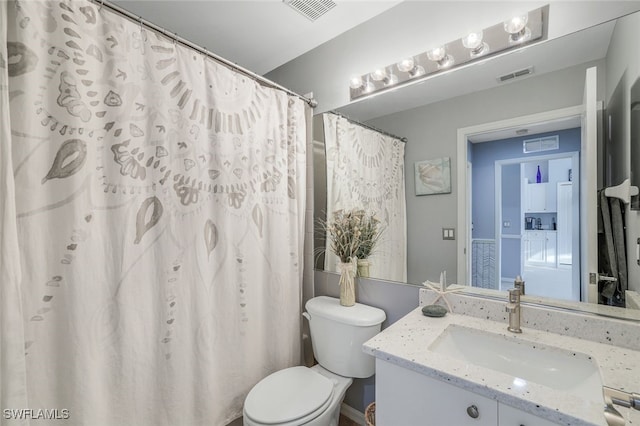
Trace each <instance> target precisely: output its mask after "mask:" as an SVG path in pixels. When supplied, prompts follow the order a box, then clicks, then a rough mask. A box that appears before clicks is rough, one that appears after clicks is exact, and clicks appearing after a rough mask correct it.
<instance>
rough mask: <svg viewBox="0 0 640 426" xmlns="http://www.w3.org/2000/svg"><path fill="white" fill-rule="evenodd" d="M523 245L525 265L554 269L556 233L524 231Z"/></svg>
mask: <svg viewBox="0 0 640 426" xmlns="http://www.w3.org/2000/svg"><path fill="white" fill-rule="evenodd" d="M523 243H524V244H523V248H524V263H525V265H528V266H547V267H552V268H553V267H556V252H557V249H556V246H557V244H558V242H557V232H556V231H525V232H524V239H523Z"/></svg>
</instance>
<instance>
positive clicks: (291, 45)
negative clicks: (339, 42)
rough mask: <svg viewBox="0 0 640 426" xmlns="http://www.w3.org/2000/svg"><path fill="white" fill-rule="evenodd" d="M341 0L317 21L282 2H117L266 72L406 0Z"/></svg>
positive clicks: (144, 17)
mask: <svg viewBox="0 0 640 426" xmlns="http://www.w3.org/2000/svg"><path fill="white" fill-rule="evenodd" d="M335 2H336V4H337V6H336V7H334V8H333V9H331V10H330V11H329V12H327V13H326V14H325V15H323V16H322V17H320V18H319V19H318V20H316V21H315V22H312V21H310V20H309V19H307V18H305V17H304V16H302V15H301V14H299V13H298V12H296V11H294V10H293V9H292V8H290V7H289V6H287V5H286V4H285V3H284V2H283V1H282V0H253V1H247V0H235V1H217V0H213V1H204V0H200V1H179V0H168V1H164V0H116V1H114V3H115V4H117V5H118V6H120V7H122V8H124V9H126V10H128V11H129V12H131V13H133V14H135V15H138V16H141V17H142V18H143V19H145V20H147V21H150V22H153V23H154V24H156V25H158V26H160V27H163V28H165V29H166V30H168V31H170V32H173V33H177V34H178V35H179V36H181V37H183V38H185V39H187V40H189V41H192V42H194V43H196V44H198V45H200V46H202V47H206V48H207V50H209V51H211V52H214V53H215V54H217V55H219V56H222V57H223V58H225V59H228V60H230V61H232V62H234V63H236V64H238V65H240V66H243V67H245V68H247V69H249V70H251V71H253V72H255V73H257V74H265V73H267V72H269V71H271V70H272V69H274V68H276V67H278V66H280V65H282V64H284V63H286V62H288V61H290V60H291V59H293V58H295V57H297V56H300V55H302V54H303V53H305V52H307V51H309V50H311V49H313V48H315V47H317V46H319V45H321V44H322V43H324V42H326V41H328V40H331V39H332V38H334V37H336V36H338V35H340V34H342V33H343V32H345V31H347V30H349V29H351V28H353V27H355V26H357V25H359V24H361V23H362V22H365V21H367V20H369V19H371V18H372V17H374V16H376V15H378V14H380V13H382V12H384V11H385V10H387V9H389V8H391V7H393V6H395V5H396V4H398V3H400V1H398V0H395V1H388V0H373V1H371V0H369V1H356V0H342V1H341V0H335Z"/></svg>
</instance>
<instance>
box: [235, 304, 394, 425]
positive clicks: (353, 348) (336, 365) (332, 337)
mask: <svg viewBox="0 0 640 426" xmlns="http://www.w3.org/2000/svg"><path fill="white" fill-rule="evenodd" d="M306 309H307V312H305V313H303V315H304V316H305V318H307V319H308V320H309V325H310V329H311V342H312V344H313V354H314V355H315V358H316V360H317V361H318V363H319V364H318V365H314V366H313V367H311V368H307V367H291V368H286V369H284V370H280V371H277V372H275V373H273V374H271V375H269V376H268V377H266V378H264V379H262V380H261V381H260V382H259V383H258V384H257V385H255V386H254V387H253V389H251V391H250V392H249V395H247V399H246V400H245V402H244V412H243V422H244V425H245V426H264V425H271V426H273V425H277V426H298V425H318V426H327V425H330V426H337V425H338V418H339V416H340V405H341V403H342V399H343V398H344V394H345V392H346V391H347V388H348V387H349V386H350V385H351V383H352V382H353V378H365V377H371V376H372V375H373V374H374V373H375V359H374V358H373V357H372V356H370V355H367V354H365V353H364V352H362V344H363V343H364V342H366V341H367V340H369V339H370V338H372V337H373V336H375V335H376V334H378V333H379V332H380V327H381V325H382V322H383V321H384V320H385V318H386V315H385V313H384V311H383V310H381V309H378V308H373V307H371V306H366V305H361V304H359V303H356V304H355V306H351V307H344V306H341V305H340V300H339V299H335V298H332V297H326V296H320V297H315V298H313V299H311V300H309V301H308V302H307V304H306Z"/></svg>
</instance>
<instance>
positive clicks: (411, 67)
mask: <svg viewBox="0 0 640 426" xmlns="http://www.w3.org/2000/svg"><path fill="white" fill-rule="evenodd" d="M396 67H397V68H398V71H400V72H402V73H405V72H406V73H407V74H409V77H410V78H415V77H420V76H421V75H424V73H425V70H424V67H423V66H422V65H416V61H415V60H414V59H413V58H406V59H403V60H401V61H400V62H398V63H397V64H396ZM396 83H397V81H396Z"/></svg>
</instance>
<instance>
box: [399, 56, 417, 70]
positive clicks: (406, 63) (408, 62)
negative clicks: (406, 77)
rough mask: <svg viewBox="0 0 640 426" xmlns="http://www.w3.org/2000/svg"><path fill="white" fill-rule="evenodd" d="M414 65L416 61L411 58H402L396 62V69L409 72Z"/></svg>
mask: <svg viewBox="0 0 640 426" xmlns="http://www.w3.org/2000/svg"><path fill="white" fill-rule="evenodd" d="M415 65H416V61H414V60H413V58H406V59H403V60H401V61H400V62H398V63H397V64H396V66H397V67H398V71H401V72H410V71H411V70H412V69H413V67H415Z"/></svg>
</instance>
